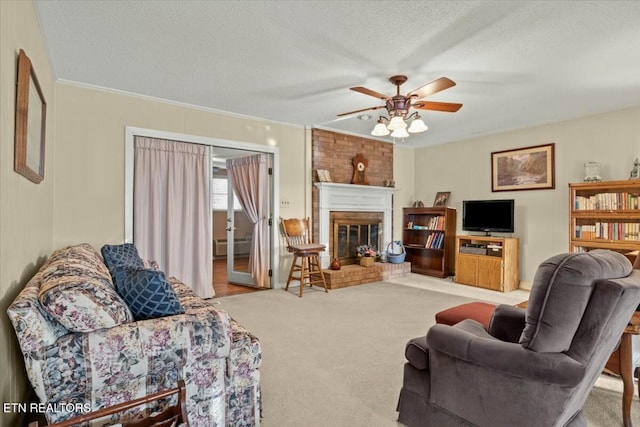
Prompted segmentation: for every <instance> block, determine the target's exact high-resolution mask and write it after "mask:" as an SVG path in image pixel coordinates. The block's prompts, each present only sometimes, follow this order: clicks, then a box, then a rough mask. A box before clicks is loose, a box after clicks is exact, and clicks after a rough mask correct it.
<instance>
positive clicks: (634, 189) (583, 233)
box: [569, 180, 640, 255]
mask: <svg viewBox="0 0 640 427" xmlns="http://www.w3.org/2000/svg"><path fill="white" fill-rule="evenodd" d="M639 205H640V180H628V181H603V182H595V183H577V184H569V250H570V251H571V252H587V251H590V250H592V249H610V250H613V251H616V252H620V253H622V254H625V255H626V254H628V253H629V252H633V251H638V250H640V209H639V207H640V206H639Z"/></svg>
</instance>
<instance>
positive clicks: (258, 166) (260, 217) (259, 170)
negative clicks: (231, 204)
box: [227, 154, 269, 287]
mask: <svg viewBox="0 0 640 427" xmlns="http://www.w3.org/2000/svg"><path fill="white" fill-rule="evenodd" d="M268 167H269V165H268V156H267V155H266V154H256V155H254V156H247V157H240V158H237V159H229V160H227V174H228V177H229V179H230V180H231V184H232V185H233V189H234V191H235V193H236V196H237V197H238V200H239V201H240V204H241V205H242V209H244V212H245V214H246V215H247V217H248V218H249V220H250V221H251V222H252V223H253V236H252V237H251V251H250V252H249V273H251V277H253V279H254V280H255V282H256V286H259V287H269V218H268V215H269V175H268Z"/></svg>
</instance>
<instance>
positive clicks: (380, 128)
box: [371, 120, 390, 136]
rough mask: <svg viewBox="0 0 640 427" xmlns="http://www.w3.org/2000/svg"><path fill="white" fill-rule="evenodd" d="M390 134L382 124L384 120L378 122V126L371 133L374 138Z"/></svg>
mask: <svg viewBox="0 0 640 427" xmlns="http://www.w3.org/2000/svg"><path fill="white" fill-rule="evenodd" d="M389 133H390V132H389V129H387V127H386V126H385V125H384V123H382V120H378V124H377V125H376V126H375V127H374V128H373V130H372V131H371V135H373V136H387V135H389Z"/></svg>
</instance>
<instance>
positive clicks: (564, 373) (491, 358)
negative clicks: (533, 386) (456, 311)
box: [427, 320, 585, 387]
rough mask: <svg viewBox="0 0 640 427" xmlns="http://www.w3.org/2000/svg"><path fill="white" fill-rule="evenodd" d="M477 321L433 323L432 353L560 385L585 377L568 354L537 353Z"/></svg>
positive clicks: (428, 338)
mask: <svg viewBox="0 0 640 427" xmlns="http://www.w3.org/2000/svg"><path fill="white" fill-rule="evenodd" d="M476 323H477V322H474V321H471V320H463V321H462V322H460V323H458V324H457V325H455V326H446V325H434V326H432V327H431V328H430V329H429V331H428V332H427V344H428V346H429V350H430V352H441V353H444V354H447V355H448V356H451V357H453V358H455V359H459V360H463V361H466V362H469V363H471V364H474V365H476V366H478V367H479V368H486V369H492V370H495V371H499V372H502V373H503V374H505V375H509V376H513V377H519V378H524V379H530V380H534V381H543V382H545V383H547V384H556V385H559V386H567V387H572V386H575V385H576V384H578V383H579V382H580V380H581V379H582V377H583V376H584V372H585V366H584V365H582V364H580V363H579V362H577V361H576V360H574V359H572V358H570V357H569V356H567V355H566V354H564V353H537V352H535V351H532V350H528V349H525V348H524V347H522V346H521V345H520V344H517V343H509V342H504V341H500V340H498V339H495V338H493V337H491V336H490V335H489V334H488V333H486V332H484V331H481V332H476V330H478V331H479V330H480V329H481V328H475V324H476ZM474 328H475V329H474ZM466 329H469V330H466ZM483 334H484V335H483Z"/></svg>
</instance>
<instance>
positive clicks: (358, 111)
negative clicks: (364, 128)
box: [338, 105, 385, 117]
mask: <svg viewBox="0 0 640 427" xmlns="http://www.w3.org/2000/svg"><path fill="white" fill-rule="evenodd" d="M384 107H385V106H384V105H379V106H377V107H369V108H363V109H362V110H354V111H349V112H348V113H342V114H338V117H342V116H348V115H349V114H355V113H361V112H363V111H369V110H377V109H378V108H384Z"/></svg>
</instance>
